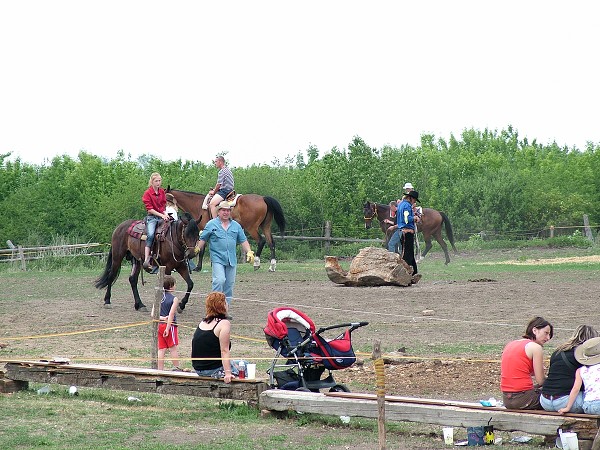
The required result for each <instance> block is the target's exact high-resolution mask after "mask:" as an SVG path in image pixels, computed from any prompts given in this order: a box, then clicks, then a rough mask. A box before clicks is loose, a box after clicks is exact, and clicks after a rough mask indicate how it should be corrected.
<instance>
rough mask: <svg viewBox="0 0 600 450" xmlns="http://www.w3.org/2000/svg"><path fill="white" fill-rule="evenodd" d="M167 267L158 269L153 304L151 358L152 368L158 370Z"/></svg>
mask: <svg viewBox="0 0 600 450" xmlns="http://www.w3.org/2000/svg"><path fill="white" fill-rule="evenodd" d="M165 269H166V267H165V266H160V267H159V269H158V280H157V285H156V292H155V293H154V303H153V304H152V345H151V346H150V348H151V349H152V351H151V355H150V357H151V358H152V362H151V365H150V367H152V368H153V369H158V319H159V318H160V302H161V301H162V298H163V284H164V282H165Z"/></svg>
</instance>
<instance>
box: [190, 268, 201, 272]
mask: <svg viewBox="0 0 600 450" xmlns="http://www.w3.org/2000/svg"><path fill="white" fill-rule="evenodd" d="M192 272H202V267H196V268H195V269H192Z"/></svg>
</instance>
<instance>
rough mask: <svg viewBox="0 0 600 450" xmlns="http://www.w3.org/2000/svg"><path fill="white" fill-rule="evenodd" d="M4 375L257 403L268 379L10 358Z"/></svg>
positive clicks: (31, 379)
mask: <svg viewBox="0 0 600 450" xmlns="http://www.w3.org/2000/svg"><path fill="white" fill-rule="evenodd" d="M5 370H6V374H5V377H6V378H8V379H11V380H18V381H31V382H37V383H49V384H50V383H56V384H63V385H67V386H78V387H94V388H110V389H119V390H126V391H137V392H155V393H160V394H176V395H193V396H197V397H209V398H221V399H231V400H243V401H246V402H248V403H251V404H252V403H258V397H259V395H260V393H261V392H262V391H264V390H265V389H267V383H266V380H265V379H254V380H249V379H245V380H238V379H234V380H233V381H232V382H231V383H230V384H226V383H224V382H223V380H220V379H215V378H210V377H199V376H198V375H197V374H196V373H190V372H172V371H168V370H155V369H143V368H135V367H118V366H98V365H88V364H58V363H52V362H43V361H19V362H14V361H13V362H7V364H6V367H5Z"/></svg>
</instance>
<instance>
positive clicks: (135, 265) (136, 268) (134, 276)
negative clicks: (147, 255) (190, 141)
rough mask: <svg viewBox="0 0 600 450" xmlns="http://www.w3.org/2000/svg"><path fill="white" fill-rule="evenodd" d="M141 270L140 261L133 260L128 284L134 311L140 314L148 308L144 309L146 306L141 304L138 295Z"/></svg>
mask: <svg viewBox="0 0 600 450" xmlns="http://www.w3.org/2000/svg"><path fill="white" fill-rule="evenodd" d="M141 268H142V263H141V261H139V260H137V259H136V258H133V260H132V268H131V274H130V275H129V284H130V285H131V290H132V292H133V299H134V301H135V303H134V308H135V310H136V311H140V312H147V311H148V308H146V305H144V304H143V303H142V299H141V298H140V293H139V291H138V287H137V285H138V279H139V277H140V270H141Z"/></svg>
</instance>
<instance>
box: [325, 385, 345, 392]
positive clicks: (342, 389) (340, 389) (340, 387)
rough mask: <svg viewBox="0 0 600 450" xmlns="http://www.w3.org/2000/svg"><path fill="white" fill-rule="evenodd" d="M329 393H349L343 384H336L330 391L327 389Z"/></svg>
mask: <svg viewBox="0 0 600 450" xmlns="http://www.w3.org/2000/svg"><path fill="white" fill-rule="evenodd" d="M329 392H350V389H348V386H346V385H345V384H336V385H335V386H333V387H332V388H331V389H329Z"/></svg>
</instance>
